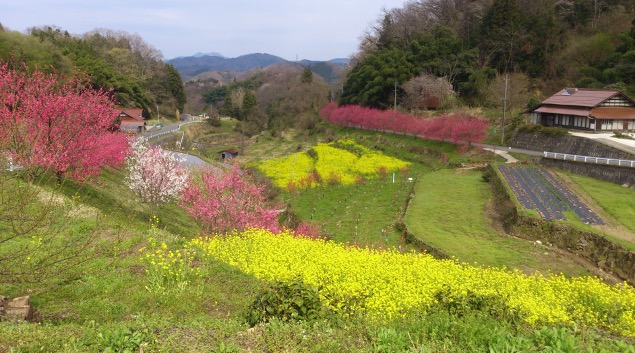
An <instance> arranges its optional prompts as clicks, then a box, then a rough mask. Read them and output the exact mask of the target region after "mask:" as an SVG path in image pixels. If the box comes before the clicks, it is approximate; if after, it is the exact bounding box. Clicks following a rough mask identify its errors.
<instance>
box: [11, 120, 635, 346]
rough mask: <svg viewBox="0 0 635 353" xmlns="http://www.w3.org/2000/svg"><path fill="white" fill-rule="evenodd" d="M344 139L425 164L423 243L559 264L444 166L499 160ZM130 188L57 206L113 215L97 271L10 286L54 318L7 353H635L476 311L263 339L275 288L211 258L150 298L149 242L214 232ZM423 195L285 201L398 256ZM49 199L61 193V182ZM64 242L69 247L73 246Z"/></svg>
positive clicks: (102, 187)
mask: <svg viewBox="0 0 635 353" xmlns="http://www.w3.org/2000/svg"><path fill="white" fill-rule="evenodd" d="M330 134H331V135H330V137H328V136H327V137H328V138H337V137H344V136H348V137H353V138H355V140H356V141H357V142H358V143H360V144H364V145H365V146H367V147H373V148H378V149H381V150H382V151H384V153H386V154H389V155H394V156H396V157H399V158H402V159H405V160H408V161H411V162H414V163H416V165H414V166H412V167H411V168H410V173H411V176H412V177H413V178H415V180H416V187H417V197H416V198H415V200H413V204H412V205H411V207H412V209H411V211H409V213H408V222H409V225H410V226H411V228H412V229H413V230H414V229H415V225H414V223H418V224H420V225H421V226H422V227H424V228H422V229H424V230H422V231H421V232H422V233H421V234H424V233H425V234H426V235H431V233H434V235H435V237H437V238H438V241H439V242H440V243H439V244H440V245H439V244H437V245H439V247H440V248H441V247H442V246H446V245H444V244H450V245H451V246H452V247H454V250H453V249H452V248H451V247H447V248H442V250H444V251H447V252H449V253H453V251H455V250H456V251H457V257H459V259H461V260H464V261H467V262H473V261H477V262H479V263H482V264H492V265H496V266H498V265H507V266H509V267H511V266H514V264H518V266H519V267H520V268H522V269H523V270H525V271H530V270H533V269H542V268H541V267H540V266H541V264H540V263H541V262H548V261H545V259H546V258H551V257H552V256H555V255H553V254H552V253H549V255H545V254H543V253H542V252H540V253H538V254H536V253H535V248H534V247H532V246H531V245H528V244H526V243H524V242H513V241H512V240H511V239H509V238H502V237H500V236H499V235H498V234H497V233H496V232H494V231H492V230H491V228H490V226H489V221H488V219H487V217H485V211H484V208H485V205H486V201H487V199H488V197H489V191H488V190H489V189H488V187H487V184H485V183H483V182H481V181H480V174H479V173H477V172H467V173H465V174H455V173H454V171H453V170H450V169H443V168H444V167H445V166H446V164H444V162H443V161H444V160H447V163H450V164H452V165H457V166H458V165H459V164H461V163H478V162H481V161H486V160H488V158H489V159H491V158H494V157H490V156H489V155H482V154H480V153H478V152H474V151H470V152H466V153H463V154H460V153H456V149H455V147H454V146H451V145H449V144H440V143H437V142H425V141H420V140H415V139H411V138H407V137H406V138H404V137H402V136H392V135H377V134H373V133H368V132H360V133H356V132H355V131H354V130H349V129H341V130H340V129H335V130H333V131H331V132H330ZM296 137H297V138H296ZM325 138H326V137H325V136H309V135H306V134H298V135H296V134H294V135H285V136H277V137H271V136H259V137H258V138H257V139H256V138H254V139H253V140H252V142H253V143H252V144H251V145H249V146H248V147H247V149H246V153H245V160H246V161H249V160H255V159H257V158H269V157H270V156H274V155H284V154H285V153H286V154H288V153H290V152H295V151H296V150H298V149H302V148H307V147H309V146H311V145H312V143H314V141H317V140H320V139H325ZM259 156H260V157H259ZM433 169H434V170H438V171H437V172H431V170H433ZM123 178H124V171H122V170H109V171H106V172H105V173H104V174H103V175H102V176H101V177H100V178H99V179H98V180H96V181H95V182H93V183H87V184H83V185H79V184H75V183H72V182H65V183H64V184H63V185H62V187H61V189H60V190H59V192H60V193H59V194H57V196H56V197H59V198H62V199H64V200H66V201H68V202H69V204H73V203H71V201H70V200H73V201H72V202H74V204H73V205H75V206H76V207H77V210H81V209H85V210H89V211H86V212H91V213H89V214H91V215H94V214H97V215H99V219H100V223H99V227H98V233H97V234H99V237H98V238H97V239H95V241H94V242H93V243H92V245H91V246H90V247H88V248H87V249H86V252H85V255H86V258H87V261H86V262H83V263H81V264H79V265H78V266H77V267H75V268H73V269H71V270H69V271H67V272H64V273H63V274H61V275H58V276H54V277H51V278H48V279H43V280H39V281H34V282H22V283H12V282H8V281H3V282H1V283H0V294H2V295H5V296H8V297H16V296H22V295H30V296H31V299H32V303H33V305H34V306H35V307H36V309H37V310H38V312H39V315H40V318H41V322H40V323H15V322H2V324H0V352H146V353H147V352H466V353H467V352H488V351H489V352H513V351H518V352H544V351H558V350H557V349H559V351H562V352H578V351H594V352H618V351H620V352H635V348H633V346H630V345H629V343H631V344H632V343H633V342H632V340H631V339H630V338H616V337H614V336H612V335H611V334H607V333H606V332H599V331H595V330H593V329H589V328H586V329H585V328H580V327H577V328H572V327H560V326H549V325H546V326H545V327H544V328H531V327H528V326H525V325H519V324H517V323H514V322H510V321H506V320H501V319H500V318H496V317H493V316H490V315H489V314H488V313H487V312H485V311H480V310H472V309H470V308H469V305H471V304H469V303H465V304H466V307H465V308H464V309H463V310H459V311H457V310H456V308H455V307H439V308H435V309H433V310H428V311H425V312H423V311H413V312H412V314H411V315H408V316H406V317H404V318H397V319H394V320H392V321H389V322H381V323H380V322H376V321H373V320H369V319H368V318H365V317H364V316H363V315H359V316H351V317H339V316H326V317H322V318H320V319H319V320H316V321H308V322H307V321H299V322H297V321H288V322H287V321H280V320H273V321H271V322H269V323H266V324H260V325H257V326H255V327H253V328H250V326H249V325H248V324H247V320H246V317H247V313H249V311H250V309H249V308H250V305H251V304H252V303H253V302H254V300H255V298H256V296H257V295H258V294H259V293H262V291H263V290H264V289H266V288H269V284H267V283H265V282H263V281H261V280H259V279H256V278H255V277H252V276H250V275H247V274H245V273H243V272H241V271H239V270H237V269H236V268H234V267H232V266H229V265H226V264H224V263H221V262H219V261H214V260H213V259H207V260H206V262H205V266H201V269H202V272H201V276H200V279H199V280H197V281H196V282H193V283H192V284H190V285H189V286H188V287H187V288H186V289H185V290H183V291H179V290H175V289H172V290H168V291H165V292H155V291H150V290H148V288H149V285H150V280H151V276H150V275H149V274H147V273H146V270H147V269H149V264H148V263H147V262H144V260H142V258H141V252H140V250H141V249H142V248H143V247H146V246H148V244H149V239H150V238H152V239H153V240H154V241H157V242H159V243H165V244H166V247H167V248H168V249H179V248H181V247H182V246H183V245H184V244H185V243H187V241H188V240H190V239H192V238H194V237H196V236H198V235H199V234H200V229H199V227H198V225H197V224H196V223H195V222H194V221H193V220H192V219H191V218H190V217H189V216H188V215H187V214H186V213H185V212H184V211H182V210H181V209H180V208H179V207H178V206H177V205H176V204H175V203H168V204H164V205H162V206H161V207H159V209H158V214H157V215H158V219H159V220H158V222H157V221H155V222H151V215H150V211H149V207H148V206H147V205H145V204H142V203H140V202H139V201H138V200H137V198H136V197H134V195H133V194H132V193H131V191H130V190H128V189H127V188H126V186H125V185H124V184H123V183H122V180H123ZM411 186H412V183H408V182H405V183H402V182H401V180H400V178H399V176H398V177H397V180H396V183H394V184H393V183H392V179H391V178H390V180H374V181H372V180H369V181H367V183H366V184H365V185H359V186H350V187H343V186H342V187H339V186H338V187H332V188H326V189H310V190H306V191H304V192H301V193H298V194H293V195H291V194H284V193H281V195H284V197H285V201H288V202H289V203H290V204H291V206H292V209H293V211H294V212H296V213H297V214H299V215H301V216H302V217H303V218H306V219H309V220H310V219H313V220H315V221H318V222H319V223H322V224H324V227H325V229H326V231H327V232H328V233H330V234H332V235H333V237H334V238H333V239H334V240H335V241H340V242H354V241H357V242H358V243H361V244H363V245H375V244H377V243H378V242H379V243H381V244H382V246H383V245H385V243H386V239H388V245H392V246H398V245H400V244H401V243H400V237H399V234H398V233H395V232H394V231H393V228H392V225H393V224H394V222H395V220H396V219H397V218H398V217H399V216H400V211H401V210H402V208H403V207H404V205H405V201H406V198H407V195H408V193H409V192H410V188H411ZM42 187H43V188H44V189H45V190H49V191H53V190H55V189H56V187H55V184H54V182H50V183H44V184H43V186H42ZM434 198H436V200H437V204H433V203H432V202H433V199H434ZM453 208H457V209H456V210H453ZM82 212H83V211H82ZM64 217H65V219H64V221H65V222H66V223H67V224H68V228H67V229H68V230H69V231H71V232H75V233H78V232H80V233H79V234H81V231H82V229H84V228H83V227H84V222H85V221H86V220H85V219H84V218H83V217H79V216H78V213H77V212H75V213H72V212H71V213H67V214H66V215H65V216H64ZM413 222H414V223H413ZM355 226H357V232H355ZM382 229H383V230H384V232H382ZM59 234H60V237H61V238H60V240H61V241H63V240H64V239H65V238H64V237H65V235H64V234H66V233H64V232H60V233H59ZM423 239H424V240H426V241H428V240H427V239H426V238H425V237H423ZM431 244H432V243H431ZM0 246H6V245H3V244H0ZM435 246H436V245H435ZM532 251H533V252H532ZM541 251H542V250H541ZM470 256H471V257H470ZM488 259H493V260H492V261H490V262H488V261H489V260H488ZM525 261H527V263H529V264H530V265H531V266H527V265H526V263H525ZM550 263H551V264H554V266H561V267H562V268H567V266H569V265H568V264H566V263H562V264H558V263H557V262H553V261H552V262H550ZM523 266H525V267H523ZM377 270H380V269H377ZM558 272H559V271H558ZM566 273H568V274H573V273H575V270H574V269H571V270H570V271H566ZM556 347H559V348H556Z"/></svg>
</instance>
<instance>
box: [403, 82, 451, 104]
mask: <svg viewBox="0 0 635 353" xmlns="http://www.w3.org/2000/svg"><path fill="white" fill-rule="evenodd" d="M401 88H402V89H403V90H404V92H405V102H404V103H405V105H406V106H407V107H408V108H410V109H424V110H425V109H428V108H437V107H438V106H439V105H441V104H442V103H443V101H445V100H446V99H448V98H451V97H453V96H454V91H453V90H452V84H451V83H450V82H449V81H448V80H447V79H445V78H443V77H435V76H433V75H429V74H423V75H420V76H417V77H414V78H413V79H411V80H410V81H408V82H406V83H404V84H403V85H402V86H401Z"/></svg>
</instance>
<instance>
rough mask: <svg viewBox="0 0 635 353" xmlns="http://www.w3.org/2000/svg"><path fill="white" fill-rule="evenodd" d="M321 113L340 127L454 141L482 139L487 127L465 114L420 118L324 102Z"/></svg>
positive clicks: (462, 141)
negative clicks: (325, 103)
mask: <svg viewBox="0 0 635 353" xmlns="http://www.w3.org/2000/svg"><path fill="white" fill-rule="evenodd" d="M320 114H321V116H322V118H323V119H324V120H326V121H328V122H330V123H333V124H336V125H340V126H348V127H356V128H360V129H367V130H380V131H386V132H395V133H402V134H407V135H414V136H419V137H421V138H425V139H429V140H438V141H450V142H452V143H455V144H456V143H467V144H471V143H475V142H481V141H482V140H483V138H484V137H485V132H486V131H487V127H488V122H487V121H486V120H484V119H479V118H477V117H474V116H469V115H466V114H442V115H440V116H439V117H436V118H420V117H415V116H413V115H409V114H404V113H402V112H399V111H393V110H379V109H373V108H363V107H360V106H357V105H345V106H342V107H338V106H337V103H334V102H332V103H329V104H328V105H326V106H325V107H324V108H323V109H322V111H321V112H320Z"/></svg>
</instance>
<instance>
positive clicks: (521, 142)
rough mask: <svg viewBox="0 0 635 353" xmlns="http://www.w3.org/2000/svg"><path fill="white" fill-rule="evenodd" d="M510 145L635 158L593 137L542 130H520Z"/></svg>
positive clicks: (533, 149) (559, 151)
mask: <svg viewBox="0 0 635 353" xmlns="http://www.w3.org/2000/svg"><path fill="white" fill-rule="evenodd" d="M509 146H511V147H515V148H522V149H527V150H532V151H548V152H557V153H568V154H576V155H580V156H590V157H605V158H614V159H635V155H632V154H630V153H628V152H625V151H622V150H618V149H617V148H613V147H610V146H607V145H605V144H603V143H600V142H597V141H593V140H592V139H588V138H584V137H579V136H572V135H565V136H552V135H549V134H545V133H540V132H518V133H516V134H514V135H513V136H512V137H511V138H510V139H509Z"/></svg>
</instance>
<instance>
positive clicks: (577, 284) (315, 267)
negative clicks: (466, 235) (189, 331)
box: [189, 229, 635, 336]
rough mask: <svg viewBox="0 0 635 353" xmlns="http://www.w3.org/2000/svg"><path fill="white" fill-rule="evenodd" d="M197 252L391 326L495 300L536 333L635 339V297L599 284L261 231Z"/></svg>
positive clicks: (198, 245)
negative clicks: (296, 284) (468, 301)
mask: <svg viewBox="0 0 635 353" xmlns="http://www.w3.org/2000/svg"><path fill="white" fill-rule="evenodd" d="M189 246H191V247H192V248H193V249H196V250H197V251H199V252H201V253H202V254H203V256H204V257H213V258H216V259H218V260H220V261H223V262H225V263H227V264H230V265H232V266H235V267H237V268H239V269H241V270H242V271H244V272H246V273H249V274H251V275H254V276H255V277H258V278H261V279H265V280H268V281H289V280H293V279H295V278H297V277H298V276H300V277H301V278H302V280H303V281H304V282H306V283H307V284H309V285H313V286H318V287H321V288H322V290H321V292H322V295H323V301H324V304H325V305H327V306H329V307H331V308H332V309H334V310H336V311H341V312H342V313H343V314H346V313H351V312H362V313H364V314H366V315H367V316H368V317H370V318H372V319H375V320H379V321H386V320H390V319H391V318H396V317H399V316H404V315H407V314H408V312H409V311H410V310H426V309H429V308H431V307H433V306H434V305H437V304H439V302H440V301H444V302H445V303H446V304H447V303H452V302H453V301H457V302H460V301H461V300H462V299H465V298H470V297H472V298H495V299H496V301H497V303H501V304H502V305H504V307H505V308H506V310H507V311H509V312H513V313H516V314H517V316H518V317H519V318H520V319H521V320H523V321H524V322H526V323H528V324H530V325H535V326H538V325H545V324H553V325H583V326H588V327H598V328H602V329H608V330H611V331H613V332H616V333H620V334H623V335H628V336H635V289H634V288H633V287H630V286H628V285H626V284H623V285H618V286H609V285H607V284H605V283H603V282H602V281H601V280H599V279H597V278H593V277H580V278H573V279H567V278H565V277H564V276H562V275H550V276H542V275H540V274H535V275H531V276H527V275H525V274H523V273H520V272H518V271H508V270H504V269H495V268H482V267H475V266H470V265H465V264H459V263H457V262H455V261H452V260H437V259H434V258H433V257H431V256H429V255H426V254H417V253H406V254H402V253H399V252H398V251H396V250H393V251H378V250H374V249H367V248H356V247H351V246H347V245H344V244H338V243H334V242H330V241H325V240H311V239H305V238H297V237H294V236H293V234H291V233H290V232H282V233H281V234H278V235H276V234H272V233H270V232H268V231H265V230H259V229H252V230H247V231H245V232H243V233H240V234H235V235H234V236H228V237H216V238H206V239H195V240H193V241H191V243H190V244H189ZM333 298H339V299H337V300H336V299H333ZM341 298H348V300H347V301H344V302H343V301H342V300H341Z"/></svg>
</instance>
